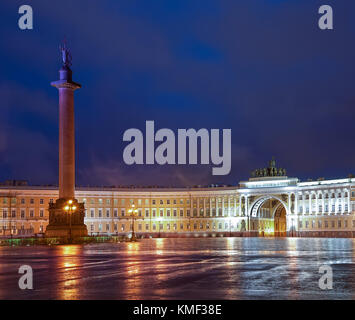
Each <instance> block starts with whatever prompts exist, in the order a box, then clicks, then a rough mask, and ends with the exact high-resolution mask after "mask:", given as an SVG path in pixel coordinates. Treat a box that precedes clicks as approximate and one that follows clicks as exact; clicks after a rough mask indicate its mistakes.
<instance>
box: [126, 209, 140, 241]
mask: <svg viewBox="0 0 355 320" xmlns="http://www.w3.org/2000/svg"><path fill="white" fill-rule="evenodd" d="M137 212H138V210H137V209H135V208H134V204H132V206H131V209H129V210H128V213H130V216H131V218H132V237H131V241H135V240H136V235H135V234H134V220H135V219H137V217H136V214H137Z"/></svg>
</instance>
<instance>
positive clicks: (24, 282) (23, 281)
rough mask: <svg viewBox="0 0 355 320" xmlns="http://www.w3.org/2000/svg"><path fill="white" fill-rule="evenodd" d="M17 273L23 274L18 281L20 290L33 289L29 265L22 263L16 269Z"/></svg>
mask: <svg viewBox="0 0 355 320" xmlns="http://www.w3.org/2000/svg"><path fill="white" fill-rule="evenodd" d="M18 273H20V274H23V276H21V277H20V279H19V281H18V286H19V288H20V289H21V290H25V289H33V271H32V267H31V266H29V265H23V266H21V267H20V268H19V269H18Z"/></svg>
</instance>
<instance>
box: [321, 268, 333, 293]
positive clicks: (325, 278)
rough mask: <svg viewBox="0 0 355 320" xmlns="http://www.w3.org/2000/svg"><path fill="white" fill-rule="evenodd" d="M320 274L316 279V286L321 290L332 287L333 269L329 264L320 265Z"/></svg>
mask: <svg viewBox="0 0 355 320" xmlns="http://www.w3.org/2000/svg"><path fill="white" fill-rule="evenodd" d="M318 272H319V273H320V274H322V276H321V277H320V279H319V280H318V286H319V288H320V289H321V290H331V289H333V269H332V267H331V266H329V265H326V264H325V265H321V266H320V267H319V271H318Z"/></svg>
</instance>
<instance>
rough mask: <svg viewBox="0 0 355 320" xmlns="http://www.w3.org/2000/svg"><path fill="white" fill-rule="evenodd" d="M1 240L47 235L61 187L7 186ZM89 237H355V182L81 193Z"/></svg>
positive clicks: (258, 174)
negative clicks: (50, 213) (133, 213)
mask: <svg viewBox="0 0 355 320" xmlns="http://www.w3.org/2000/svg"><path fill="white" fill-rule="evenodd" d="M0 197H1V198H0V230H1V231H0V235H2V236H4V235H10V234H11V233H12V234H13V235H30V234H32V235H33V234H36V233H44V232H45V229H46V226H47V224H48V207H49V204H50V203H51V202H53V201H55V199H57V198H58V188H56V187H33V186H26V185H24V184H23V183H20V184H19V185H15V184H13V185H4V186H0ZM75 197H76V198H77V199H78V201H79V202H84V203H85V210H86V212H85V224H86V226H87V229H88V233H89V235H90V234H92V235H98V234H99V235H104V234H108V235H115V234H118V235H129V234H130V232H131V230H132V225H131V224H132V221H133V220H132V219H131V217H130V214H129V210H130V208H131V207H132V204H134V205H135V208H136V209H137V216H136V219H135V220H134V224H135V225H134V229H135V231H136V234H137V235H138V236H145V237H148V236H152V237H158V236H161V237H168V236H171V237H184V236H205V237H207V236H216V237H218V236H304V237H308V236H310V237H353V236H355V178H346V179H337V180H317V181H311V182H299V180H298V179H297V178H289V177H287V176H286V171H285V170H283V169H277V168H276V167H275V162H274V161H271V162H270V165H269V167H268V168H264V169H259V170H256V171H255V172H254V173H253V176H252V178H250V179H249V180H248V181H245V182H240V184H239V186H233V187H208V188H207V187H206V188H159V189H158V188H157V189H154V188H100V189H99V188H79V189H77V190H76V191H75Z"/></svg>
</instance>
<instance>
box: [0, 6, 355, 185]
mask: <svg viewBox="0 0 355 320" xmlns="http://www.w3.org/2000/svg"><path fill="white" fill-rule="evenodd" d="M22 4H30V5H31V6H32V8H33V11H34V30H31V31H30V30H27V31H22V30H20V29H19V28H18V18H19V14H18V8H19V6H20V5H22ZM323 4H330V5H332V7H333V10H334V30H331V31H322V30H320V29H319V28H318V18H319V14H318V8H319V7H320V6H321V5H323ZM354 12H355V2H354V1H349V0H337V1H334V0H330V1H326V0H321V1H315V0H267V1H266V0H263V1H262V0H240V1H238V0H233V1H225V0H223V1H210V0H204V1H193V0H188V1H182V0H179V1H173V0H169V1H166V0H160V1H158V0H156V1H134V0H129V1H127V0H125V1H123V0H122V1H121V0H96V1H94V0H85V1H72V0H62V1H48V0H37V1H29V0H26V1H24V0H21V1H17V0H1V1H0V97H1V98H0V112H1V113H0V180H5V179H27V180H29V182H30V183H31V184H57V183H58V182H57V181H58V91H57V89H55V88H53V87H51V86H50V82H51V81H54V80H57V79H58V76H59V75H58V70H59V68H60V66H61V60H60V59H61V58H60V52H59V45H60V43H61V41H62V40H63V38H64V37H66V38H67V41H68V45H69V47H70V48H71V51H72V55H73V67H72V69H73V72H74V75H73V79H74V81H76V82H79V83H81V84H82V86H83V87H82V89H80V90H79V91H76V95H75V108H76V109H75V117H76V143H77V145H76V160H77V162H76V168H77V169H76V177H77V185H92V186H101V185H137V186H138V185H146V186H147V185H164V186H192V185H199V184H200V185H206V184H210V183H220V184H237V183H238V182H239V181H240V180H245V179H247V178H249V176H250V171H251V170H253V169H255V168H260V167H263V166H265V165H266V164H267V161H268V160H270V158H271V157H272V156H275V158H276V160H277V165H279V166H281V167H284V168H286V169H287V173H288V176H292V177H298V178H300V179H302V180H306V179H308V178H313V179H317V178H318V177H325V178H339V177H346V176H347V175H348V174H349V173H355V148H354V139H355V129H354V123H355V22H354ZM146 120H154V121H155V126H156V128H157V129H159V128H170V129H172V130H174V131H175V132H177V129H178V128H194V129H199V128H207V129H211V128H219V129H223V128H231V129H232V170H231V172H230V174H229V175H227V176H212V173H211V171H212V167H213V166H214V165H213V164H211V165H191V166H181V165H180V166H178V165H174V166H172V165H166V166H158V165H156V166H149V165H143V166H138V165H135V166H128V165H126V164H124V162H123V159H122V154H123V149H124V146H125V145H127V143H126V142H123V141H122V137H123V133H124V131H125V130H126V129H129V128H139V129H141V130H142V131H144V128H145V121H146Z"/></svg>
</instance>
